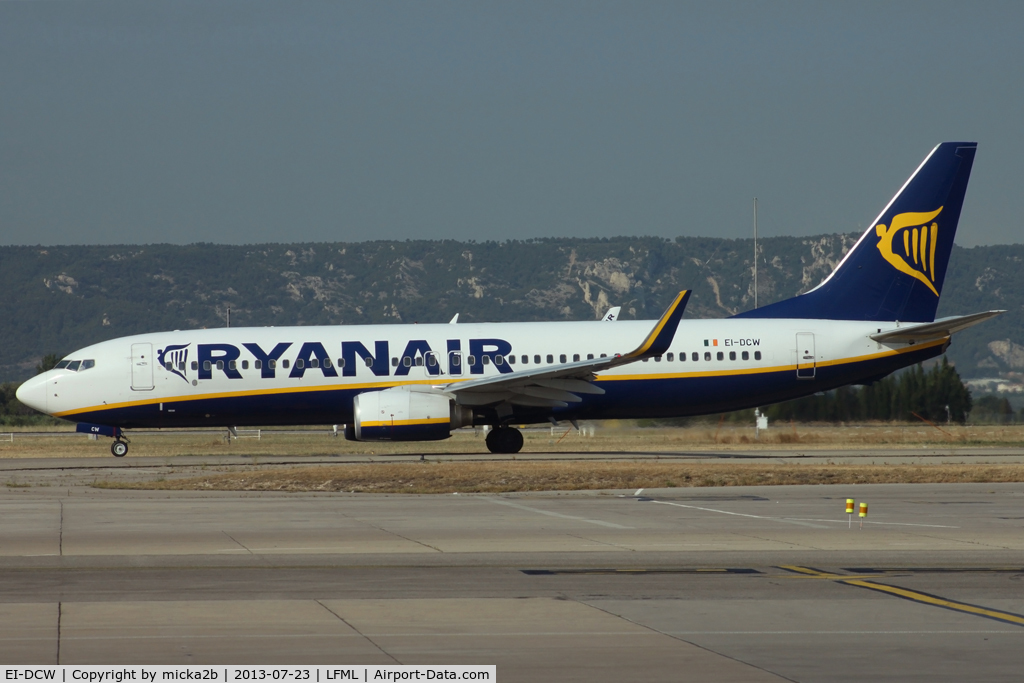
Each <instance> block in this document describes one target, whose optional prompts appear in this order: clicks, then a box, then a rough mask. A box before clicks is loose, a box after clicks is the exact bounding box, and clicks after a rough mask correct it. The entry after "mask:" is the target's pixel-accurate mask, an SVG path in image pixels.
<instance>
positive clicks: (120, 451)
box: [110, 439, 128, 458]
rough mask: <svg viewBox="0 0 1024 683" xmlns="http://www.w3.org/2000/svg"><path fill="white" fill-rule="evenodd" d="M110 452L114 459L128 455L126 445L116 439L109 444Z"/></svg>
mask: <svg viewBox="0 0 1024 683" xmlns="http://www.w3.org/2000/svg"><path fill="white" fill-rule="evenodd" d="M110 452H111V454H112V455H113V456H114V457H115V458H123V457H124V456H125V454H127V453H128V444H127V442H125V441H121V440H120V439H118V440H117V441H115V442H114V443H112V444H110Z"/></svg>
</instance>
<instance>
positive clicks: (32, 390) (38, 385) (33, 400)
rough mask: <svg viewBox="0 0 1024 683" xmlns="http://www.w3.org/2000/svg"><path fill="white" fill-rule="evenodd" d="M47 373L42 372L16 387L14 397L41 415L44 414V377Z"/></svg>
mask: <svg viewBox="0 0 1024 683" xmlns="http://www.w3.org/2000/svg"><path fill="white" fill-rule="evenodd" d="M48 374H49V373H46V372H44V373H43V374H41V375H36V376H35V377H33V378H32V379H30V380H28V381H27V382H25V383H23V384H22V385H21V386H20V387H18V391H17V392H16V393H15V395H16V396H17V397H18V400H19V401H21V402H22V403H24V404H25V405H27V406H28V407H29V408H35V409H36V410H38V411H39V412H41V413H45V412H46V376H47V375H48Z"/></svg>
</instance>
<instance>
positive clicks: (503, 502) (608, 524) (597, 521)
mask: <svg viewBox="0 0 1024 683" xmlns="http://www.w3.org/2000/svg"><path fill="white" fill-rule="evenodd" d="M483 500H486V501H487V502H489V503H494V504H496V505H507V506H509V507H513V508H518V509H520V510H526V511H527V512H535V513H537V514H538V515H547V516H548V517H560V518H561V519H571V520H574V521H577V522H586V523H587V524H596V525H598V526H606V527H608V528H610V529H632V528H633V527H631V526H622V525H621V524H613V523H612V522H603V521H601V520H600V519H587V518H586V517H574V516H572V515H563V514H562V513H560V512H549V511H547V510H538V509H537V508H531V507H527V506H526V505H520V504H519V503H513V502H512V501H510V500H500V499H498V498H484V499H483Z"/></svg>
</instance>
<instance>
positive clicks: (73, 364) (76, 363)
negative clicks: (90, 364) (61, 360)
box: [68, 360, 82, 372]
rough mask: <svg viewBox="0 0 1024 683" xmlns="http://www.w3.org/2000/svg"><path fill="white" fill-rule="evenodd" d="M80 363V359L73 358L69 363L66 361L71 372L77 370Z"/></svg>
mask: <svg viewBox="0 0 1024 683" xmlns="http://www.w3.org/2000/svg"><path fill="white" fill-rule="evenodd" d="M81 365H82V361H80V360H73V361H71V362H70V363H68V370H70V371H71V372H78V368H79V366H81Z"/></svg>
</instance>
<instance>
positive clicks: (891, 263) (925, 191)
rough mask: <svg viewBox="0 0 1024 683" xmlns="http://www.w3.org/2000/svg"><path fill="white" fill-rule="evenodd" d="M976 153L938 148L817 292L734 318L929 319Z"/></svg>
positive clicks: (960, 147) (950, 145) (959, 145)
mask: <svg viewBox="0 0 1024 683" xmlns="http://www.w3.org/2000/svg"><path fill="white" fill-rule="evenodd" d="M976 149H977V143H974V142H943V143H942V144H940V145H939V146H937V147H936V148H935V149H933V150H932V152H931V154H929V155H928V156H927V157H926V158H925V160H924V161H923V162H922V163H921V165H920V166H919V167H918V168H917V170H916V171H914V174H913V175H911V176H910V179H909V180H907V182H906V183H905V184H904V185H903V187H902V188H901V189H900V191H899V192H897V193H896V196H895V197H893V199H892V201H890V202H889V204H888V205H887V206H886V207H885V208H884V209H883V210H882V213H881V214H879V216H878V218H876V219H875V220H874V222H872V224H871V227H869V228H868V230H867V231H866V232H865V233H864V234H863V235H862V236H861V238H860V239H859V240H858V241H857V244H855V245H854V246H853V248H852V249H851V250H850V251H849V252H848V253H847V254H846V257H845V258H844V259H843V260H842V262H840V264H839V265H838V266H837V267H836V269H835V270H834V271H832V273H831V274H830V275H829V276H828V277H827V278H825V280H824V281H823V282H822V283H821V284H820V285H818V286H817V287H815V288H814V289H812V290H811V291H809V292H807V293H806V294H801V295H800V296H796V297H793V298H792V299H786V300H785V301H779V302H778V303H774V304H771V305H768V306H764V307H762V308H758V309H755V310H752V311H747V312H745V313H740V314H739V315H737V316H736V317H737V318H819V319H826V320H900V321H906V322H931V321H932V320H934V319H935V309H936V308H937V307H938V305H939V295H940V294H941V293H942V282H943V280H944V279H945V277H946V266H947V265H948V264H949V254H950V252H951V251H952V249H953V238H954V237H955V236H956V227H957V223H958V222H959V220H960V209H961V207H962V206H963V202H964V194H965V193H966V192H967V181H968V179H969V178H970V175H971V166H972V165H973V164H974V153H975V150H976Z"/></svg>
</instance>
